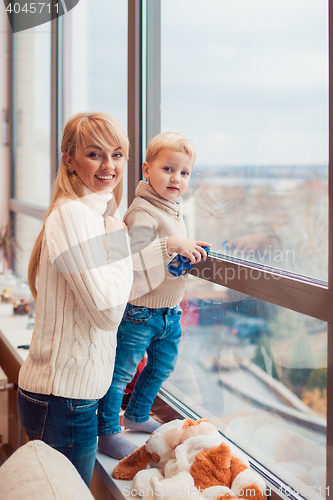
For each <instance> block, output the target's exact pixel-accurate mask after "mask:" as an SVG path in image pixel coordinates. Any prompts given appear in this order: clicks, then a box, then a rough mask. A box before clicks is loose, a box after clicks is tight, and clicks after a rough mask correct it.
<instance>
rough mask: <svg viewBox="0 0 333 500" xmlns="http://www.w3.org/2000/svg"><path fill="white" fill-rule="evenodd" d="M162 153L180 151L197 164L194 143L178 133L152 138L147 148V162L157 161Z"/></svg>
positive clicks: (165, 133) (168, 133)
mask: <svg viewBox="0 0 333 500" xmlns="http://www.w3.org/2000/svg"><path fill="white" fill-rule="evenodd" d="M161 151H178V152H179V153H185V154H186V155H187V156H189V157H190V158H191V160H192V165H193V163H194V162H195V157H196V151H195V147H194V146H193V144H192V142H191V141H190V140H189V139H186V137H184V136H183V135H181V134H178V133H177V132H163V133H162V134H158V135H156V136H155V137H153V138H152V140H151V141H150V143H149V144H148V147H147V152H146V161H147V162H148V163H150V162H152V161H154V160H155V158H156V157H157V155H158V154H159V153H160V152H161Z"/></svg>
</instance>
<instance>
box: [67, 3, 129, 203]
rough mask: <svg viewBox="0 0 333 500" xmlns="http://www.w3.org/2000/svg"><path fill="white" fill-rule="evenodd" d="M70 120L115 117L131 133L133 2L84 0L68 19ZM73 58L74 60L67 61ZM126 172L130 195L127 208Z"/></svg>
mask: <svg viewBox="0 0 333 500" xmlns="http://www.w3.org/2000/svg"><path fill="white" fill-rule="evenodd" d="M64 23H65V39H64V46H65V47H66V46H67V45H70V46H71V47H72V52H71V54H70V55H69V53H66V51H65V53H64V60H65V71H64V86H65V118H64V121H66V120H67V118H69V117H70V116H71V115H73V114H75V113H80V112H83V111H102V112H104V113H109V114H110V115H112V116H114V117H115V118H116V119H117V120H118V121H119V123H120V124H121V125H122V127H123V128H124V129H125V130H127V2H124V1H123V0H99V1H98V2H96V1H95V0H80V3H79V4H78V5H76V6H75V8H74V9H72V10H71V11H70V12H68V13H67V14H66V16H64ZM68 57H70V60H69V59H68V60H67V58H68ZM126 177H127V174H126V172H125V173H124V196H123V201H122V204H121V208H120V209H121V210H122V206H123V205H124V208H125V207H126V206H127V204H126V192H127V187H126Z"/></svg>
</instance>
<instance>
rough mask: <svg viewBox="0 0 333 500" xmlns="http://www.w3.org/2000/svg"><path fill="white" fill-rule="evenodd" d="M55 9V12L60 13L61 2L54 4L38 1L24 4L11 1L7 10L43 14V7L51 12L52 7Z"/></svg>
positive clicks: (17, 12)
mask: <svg viewBox="0 0 333 500" xmlns="http://www.w3.org/2000/svg"><path fill="white" fill-rule="evenodd" d="M53 8H54V9H55V12H56V13H57V14H58V13H59V4H57V3H55V4H53V5H52V3H43V2H38V3H34V2H32V3H25V4H24V5H22V6H21V5H20V4H19V3H17V2H16V3H9V4H8V6H7V8H6V11H7V12H10V13H13V12H14V14H19V13H20V12H23V13H26V14H28V13H29V14H36V13H37V14H41V12H43V9H45V11H46V12H48V13H49V14H51V12H52V9H53Z"/></svg>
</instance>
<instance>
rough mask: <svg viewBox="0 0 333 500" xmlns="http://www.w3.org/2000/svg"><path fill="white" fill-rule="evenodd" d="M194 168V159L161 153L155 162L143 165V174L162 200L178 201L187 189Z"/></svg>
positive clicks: (177, 152) (176, 154)
mask: <svg viewBox="0 0 333 500" xmlns="http://www.w3.org/2000/svg"><path fill="white" fill-rule="evenodd" d="M192 167H193V162H192V159H191V158H190V157H189V156H188V155H187V154H185V153H181V152H179V151H161V152H160V153H159V154H158V155H157V156H156V158H155V159H154V160H153V161H151V162H149V163H148V162H147V161H145V162H144V163H143V165H142V173H143V176H144V177H145V179H148V181H149V184H150V185H151V186H152V188H154V190H155V191H156V193H158V194H159V195H160V196H162V198H165V199H166V200H176V199H177V198H179V196H182V195H183V194H184V193H185V191H186V189H187V186H188V183H189V180H190V176H191V172H192Z"/></svg>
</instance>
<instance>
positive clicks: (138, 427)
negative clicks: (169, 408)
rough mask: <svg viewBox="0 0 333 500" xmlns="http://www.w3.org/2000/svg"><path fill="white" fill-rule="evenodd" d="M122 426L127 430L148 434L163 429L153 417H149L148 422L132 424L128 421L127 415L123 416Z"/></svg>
mask: <svg viewBox="0 0 333 500" xmlns="http://www.w3.org/2000/svg"><path fill="white" fill-rule="evenodd" d="M121 425H123V426H124V427H126V429H131V430H133V431H140V432H147V433H148V434H151V433H152V432H154V431H156V429H158V428H159V427H161V425H162V424H161V423H160V422H157V420H154V419H153V418H151V417H149V420H146V421H145V422H132V421H131V420H128V419H127V418H126V417H125V415H123V419H122V422H121Z"/></svg>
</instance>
